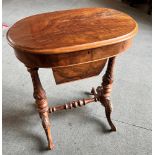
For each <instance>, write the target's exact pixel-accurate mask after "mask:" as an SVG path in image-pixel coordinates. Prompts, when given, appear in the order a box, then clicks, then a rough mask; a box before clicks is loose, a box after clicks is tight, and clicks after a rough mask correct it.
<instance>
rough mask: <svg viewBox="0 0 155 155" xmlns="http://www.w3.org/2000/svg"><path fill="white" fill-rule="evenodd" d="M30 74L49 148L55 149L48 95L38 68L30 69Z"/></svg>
mask: <svg viewBox="0 0 155 155" xmlns="http://www.w3.org/2000/svg"><path fill="white" fill-rule="evenodd" d="M28 71H29V73H30V74H31V78H32V82H33V87H34V94H33V96H34V98H35V100H36V104H37V109H38V112H39V116H40V118H41V120H42V126H43V128H44V130H45V133H46V136H47V140H48V148H49V149H53V148H54V144H53V140H52V136H51V131H50V121H49V117H48V114H49V111H48V109H49V107H48V102H47V97H46V93H45V91H44V89H43V87H42V85H41V82H40V79H39V75H38V68H28Z"/></svg>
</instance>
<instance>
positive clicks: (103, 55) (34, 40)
mask: <svg viewBox="0 0 155 155" xmlns="http://www.w3.org/2000/svg"><path fill="white" fill-rule="evenodd" d="M137 29H138V26H137V23H136V22H135V20H134V19H133V18H132V17H130V16H129V15H127V14H125V13H122V12H120V11H117V10H113V9H108V8H82V9H74V10H65V11H56V12H50V13H43V14H38V15H34V16H30V17H26V18H24V19H22V20H20V21H18V22H16V23H15V24H14V25H13V26H12V27H11V28H10V29H9V31H8V32H7V39H8V42H9V44H10V45H11V46H12V47H13V49H14V51H15V55H16V57H17V58H18V59H19V60H20V61H21V62H22V63H24V64H25V66H26V67H27V68H28V71H29V72H30V74H31V77H32V82H33V87H34V98H35V100H36V104H37V109H38V112H39V115H40V118H41V120H42V125H43V127H44V130H45V133H46V136H47V140H48V148H49V149H53V147H54V145H53V140H52V136H51V133H50V121H49V117H48V114H49V112H54V111H59V110H63V109H70V108H72V107H77V106H82V105H86V104H88V103H90V102H93V101H95V102H96V101H100V102H101V104H102V105H103V106H104V107H105V112H106V117H107V120H108V122H109V125H110V126H111V130H112V131H116V127H115V126H114V124H113V122H112V120H111V112H112V105H111V102H110V99H109V98H110V93H111V89H112V83H113V69H114V62H115V57H116V56H117V55H118V54H120V53H121V52H124V51H125V50H127V49H128V48H129V47H130V45H131V42H132V38H133V37H134V35H135V34H136V32H137ZM107 60H108V66H107V70H106V73H105V75H104V76H103V79H102V84H101V86H99V87H97V89H96V91H95V89H92V94H93V95H94V98H89V99H83V100H78V101H73V102H70V103H67V104H65V105H60V106H54V107H51V108H49V107H48V101H47V97H46V94H45V91H44V89H43V87H42V85H41V82H40V79H39V75H38V69H39V68H52V70H53V73H54V77H55V80H56V83H57V84H59V83H63V82H69V81H74V80H78V79H82V78H86V77H91V76H94V75H97V74H99V73H100V72H101V70H102V69H103V68H104V66H105V63H106V61H107Z"/></svg>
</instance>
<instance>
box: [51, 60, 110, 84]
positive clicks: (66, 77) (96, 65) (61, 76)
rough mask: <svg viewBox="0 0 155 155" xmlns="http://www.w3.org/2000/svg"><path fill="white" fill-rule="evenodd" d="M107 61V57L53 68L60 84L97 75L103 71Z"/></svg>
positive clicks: (56, 80) (57, 82)
mask: <svg viewBox="0 0 155 155" xmlns="http://www.w3.org/2000/svg"><path fill="white" fill-rule="evenodd" d="M106 61H107V59H104V60H99V61H93V62H89V63H82V64H78V65H73V66H67V67H54V68H52V70H53V75H54V78H55V82H56V84H60V83H65V82H70V81H75V80H80V79H84V78H88V77H92V76H96V75H98V74H99V73H100V72H101V71H102V69H103V68H104V65H105V63H106Z"/></svg>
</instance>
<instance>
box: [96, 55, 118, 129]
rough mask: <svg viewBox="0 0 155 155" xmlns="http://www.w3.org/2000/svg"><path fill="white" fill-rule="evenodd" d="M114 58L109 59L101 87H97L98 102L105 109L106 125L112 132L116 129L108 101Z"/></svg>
mask: <svg viewBox="0 0 155 155" xmlns="http://www.w3.org/2000/svg"><path fill="white" fill-rule="evenodd" d="M114 63H115V57H112V58H109V60H108V66H107V70H106V73H105V74H104V76H103V78H102V84H101V85H102V86H99V87H97V89H96V91H97V94H98V100H99V101H100V102H101V104H102V105H103V106H104V107H105V113H106V117H107V120H108V123H109V125H110V127H111V130H112V131H116V127H115V125H114V124H113V122H112V120H111V112H112V104H111V101H110V93H111V90H112V83H113V70H114Z"/></svg>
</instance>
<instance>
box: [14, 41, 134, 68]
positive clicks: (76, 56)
mask: <svg viewBox="0 0 155 155" xmlns="http://www.w3.org/2000/svg"><path fill="white" fill-rule="evenodd" d="M131 43H132V39H130V40H126V41H123V42H120V43H116V44H112V45H107V46H102V47H98V48H93V49H89V50H80V51H76V52H70V53H62V54H36V53H27V52H24V51H22V50H17V49H15V54H16V57H17V58H18V59H19V60H20V61H21V62H23V63H24V64H25V65H26V66H29V67H32V68H34V67H42V68H48V67H50V68H51V67H60V66H61V67H62V66H69V65H74V64H80V63H85V62H92V61H95V60H100V59H106V58H108V57H112V56H114V55H118V54H119V53H122V52H124V51H126V50H127V49H128V48H129V47H130V46H131Z"/></svg>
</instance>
